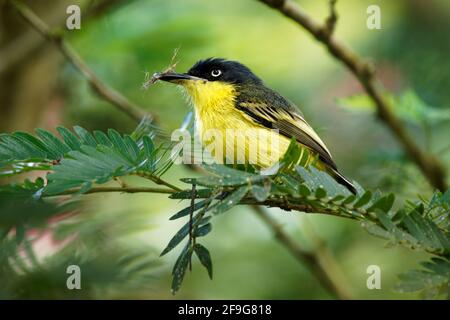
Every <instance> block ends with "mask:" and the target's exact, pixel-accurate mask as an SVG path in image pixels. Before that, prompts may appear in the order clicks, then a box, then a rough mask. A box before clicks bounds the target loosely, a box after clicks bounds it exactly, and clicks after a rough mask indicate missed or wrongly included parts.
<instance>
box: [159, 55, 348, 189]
mask: <svg viewBox="0 0 450 320" xmlns="http://www.w3.org/2000/svg"><path fill="white" fill-rule="evenodd" d="M156 77H157V80H162V81H167V82H171V83H175V84H178V85H181V86H183V87H184V89H185V90H186V92H187V94H188V97H189V98H190V100H191V102H192V104H193V106H194V110H195V129H196V132H197V134H198V135H199V137H200V140H201V142H202V145H204V146H205V147H206V146H208V145H209V144H210V141H209V140H208V137H206V136H207V132H208V131H209V130H215V131H217V130H218V131H219V132H222V133H223V135H224V136H226V135H227V133H226V132H227V130H234V131H235V132H243V133H242V136H241V138H242V139H247V142H246V143H245V144H243V145H242V144H241V146H240V147H239V146H238V145H239V144H237V143H236V142H235V140H233V139H228V140H231V142H230V141H228V140H227V141H226V142H225V143H226V144H230V143H231V144H232V145H231V147H230V148H228V147H227V148H226V151H225V156H226V157H227V158H231V159H236V157H237V156H236V154H240V155H241V156H242V155H243V157H245V158H246V159H244V160H248V156H249V155H248V153H249V150H250V149H251V148H252V146H253V145H254V144H258V148H257V153H258V154H257V157H256V159H257V160H256V166H257V167H260V168H269V167H271V166H272V165H274V164H275V163H277V162H278V161H279V160H280V158H281V157H282V156H283V155H284V154H285V152H286V150H287V148H288V147H289V144H290V143H291V140H292V139H295V140H296V141H297V142H298V144H299V146H300V147H301V150H302V152H303V151H305V150H307V151H308V152H307V153H306V155H307V157H308V159H307V161H306V162H304V161H303V165H314V166H315V167H317V168H318V169H319V170H323V171H326V172H328V173H329V174H330V175H331V176H332V177H334V179H335V180H336V181H337V182H338V183H340V184H342V185H344V186H345V187H346V188H347V189H348V190H349V191H351V192H352V193H354V194H356V189H355V187H354V186H353V184H352V183H351V182H350V181H349V180H347V179H346V178H345V177H344V176H343V175H342V174H341V173H339V171H338V168H337V166H336V163H335V162H334V160H333V158H332V157H331V154H330V151H329V150H328V148H327V147H326V145H325V144H324V143H323V141H322V140H321V139H320V137H319V136H318V135H317V133H316V132H315V131H314V130H313V129H312V127H311V126H310V125H309V124H308V123H307V122H306V120H305V119H304V117H303V115H302V113H301V112H300V111H299V109H298V108H297V107H296V106H295V105H294V104H293V103H292V102H290V101H288V100H287V99H285V98H284V97H282V96H281V95H280V94H279V93H277V92H276V91H274V90H272V89H270V88H268V87H266V86H265V85H264V84H263V82H262V80H261V79H260V78H259V77H257V76H256V75H255V74H254V73H253V72H252V71H251V70H250V69H249V68H248V67H246V66H244V65H243V64H241V63H239V62H237V61H231V60H226V59H221V58H209V59H205V60H200V61H198V62H197V63H195V64H194V66H192V67H191V69H190V70H189V71H188V72H187V73H176V72H173V71H168V72H164V73H160V74H157V76H156ZM252 130H254V131H255V132H258V134H253V135H250V139H249V136H248V132H252ZM244 134H245V136H244ZM238 139H239V137H238ZM270 139H276V141H277V143H276V144H273V143H267V141H270ZM239 148H245V150H240V149H239ZM240 151H241V152H240ZM230 153H231V154H230ZM219 157H222V155H220V156H219ZM216 158H217V157H216ZM219 160H220V159H219ZM240 160H242V159H240ZM241 163H242V162H241Z"/></svg>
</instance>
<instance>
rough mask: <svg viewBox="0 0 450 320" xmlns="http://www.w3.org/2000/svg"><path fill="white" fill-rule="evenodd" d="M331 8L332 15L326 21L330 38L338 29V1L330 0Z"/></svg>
mask: <svg viewBox="0 0 450 320" xmlns="http://www.w3.org/2000/svg"><path fill="white" fill-rule="evenodd" d="M328 3H329V7H330V15H329V16H328V18H327V19H326V21H325V30H326V34H327V36H328V37H330V36H331V35H332V34H333V32H334V29H335V27H336V22H337V20H338V14H337V12H336V3H337V0H329V2H328Z"/></svg>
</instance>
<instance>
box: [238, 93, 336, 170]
mask: <svg viewBox="0 0 450 320" xmlns="http://www.w3.org/2000/svg"><path fill="white" fill-rule="evenodd" d="M236 107H237V108H238V109H239V110H241V111H242V112H244V113H245V114H246V115H247V116H249V117H251V118H252V119H253V120H254V121H256V122H257V123H259V124H261V125H263V126H264V127H267V128H269V129H277V130H279V132H280V134H282V135H284V136H286V137H287V138H289V139H292V137H294V138H295V139H296V140H297V141H298V142H299V143H301V144H303V145H304V146H306V147H308V148H309V149H311V150H313V151H315V152H317V153H318V154H319V158H320V159H321V160H322V161H323V162H324V163H325V164H327V165H328V166H330V167H331V168H333V169H335V170H337V167H336V164H335V162H334V161H333V159H332V158H331V154H330V152H329V151H328V149H327V147H326V146H325V144H324V143H323V141H322V140H321V139H320V138H319V136H318V135H317V134H316V133H315V132H314V130H313V129H312V128H311V127H310V126H309V124H308V123H307V122H306V121H305V119H303V117H302V114H301V113H300V111H299V110H298V109H297V108H296V107H295V106H294V105H293V104H292V103H290V102H289V101H288V100H286V99H285V98H283V97H282V96H281V95H279V94H278V93H277V92H275V91H273V90H271V89H269V88H266V87H262V86H245V87H242V88H240V90H239V94H238V96H237V98H236Z"/></svg>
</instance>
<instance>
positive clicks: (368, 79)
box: [258, 0, 446, 191]
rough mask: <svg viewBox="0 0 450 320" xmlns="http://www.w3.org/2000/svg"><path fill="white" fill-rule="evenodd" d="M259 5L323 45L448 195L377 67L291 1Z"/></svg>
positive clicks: (430, 157)
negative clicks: (387, 92)
mask: <svg viewBox="0 0 450 320" xmlns="http://www.w3.org/2000/svg"><path fill="white" fill-rule="evenodd" d="M258 1H260V2H262V3H265V4H267V5H268V6H270V7H272V8H274V9H276V10H278V11H279V12H281V13H282V14H283V15H285V16H286V17H288V18H289V19H291V20H293V21H295V22H296V23H298V24H299V25H300V26H301V27H303V28H304V29H305V30H307V31H308V32H309V33H310V34H311V35H313V36H314V38H316V40H318V41H319V42H321V43H323V44H324V45H325V47H326V48H327V49H328V51H329V52H330V54H331V55H333V56H334V57H335V58H336V59H337V60H338V61H340V62H342V63H343V64H344V65H345V66H346V67H347V68H348V69H349V70H350V71H351V72H352V73H353V75H354V76H355V77H356V78H357V79H358V80H359V82H360V83H361V85H362V86H363V88H364V90H365V91H366V92H367V94H368V95H369V97H370V98H371V99H372V101H373V103H374V104H375V106H376V108H377V112H378V116H379V118H380V119H381V120H382V121H383V122H384V123H385V124H386V125H387V126H388V128H389V129H390V130H391V132H392V133H393V135H394V136H395V137H396V138H397V140H398V141H399V142H400V143H401V145H402V146H403V148H404V149H405V151H406V153H407V154H408V155H409V157H410V158H411V159H412V160H413V161H414V162H415V163H416V164H417V166H418V167H419V168H420V170H421V171H422V173H423V174H424V176H425V177H426V178H427V179H428V181H429V183H430V184H431V185H432V186H433V187H435V188H437V189H439V190H441V191H445V190H446V182H445V171H444V169H443V167H442V164H441V163H440V162H439V161H438V159H436V158H435V157H434V156H433V155H431V154H428V153H426V152H424V151H423V150H422V149H421V148H420V147H419V146H418V145H417V144H416V143H415V141H414V140H413V139H412V138H411V135H410V134H409V133H408V132H407V131H406V129H405V127H404V126H403V124H402V123H401V121H400V120H399V119H398V117H397V116H396V115H395V113H394V112H393V111H392V110H393V107H392V105H391V104H390V103H389V101H387V100H386V98H385V97H384V95H383V93H382V89H381V84H380V82H379V81H378V79H377V78H376V77H375V71H374V67H373V66H372V65H371V64H368V63H366V62H364V61H363V60H362V59H361V58H360V57H358V56H357V55H356V54H355V53H354V52H353V51H351V50H350V49H349V48H348V47H347V46H345V45H344V44H343V43H342V42H340V41H339V40H338V39H336V38H335V37H334V36H333V35H329V32H328V27H327V24H325V25H322V24H320V23H318V22H316V21H315V20H314V19H312V18H311V17H310V16H309V15H308V14H307V13H306V12H305V11H303V10H302V9H301V8H300V6H298V5H297V4H296V3H294V2H293V1H292V0H258Z"/></svg>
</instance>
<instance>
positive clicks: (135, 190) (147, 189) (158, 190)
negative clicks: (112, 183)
mask: <svg viewBox="0 0 450 320" xmlns="http://www.w3.org/2000/svg"><path fill="white" fill-rule="evenodd" d="M80 190H81V189H80V188H73V189H69V190H66V191H63V192H61V193H58V194H55V195H44V196H45V197H57V196H65V195H71V194H77V193H79V192H80ZM103 192H123V193H141V192H144V193H162V194H173V193H174V192H175V191H173V190H172V189H166V188H151V187H94V188H91V189H89V190H88V191H86V192H84V193H83V194H91V193H103Z"/></svg>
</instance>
